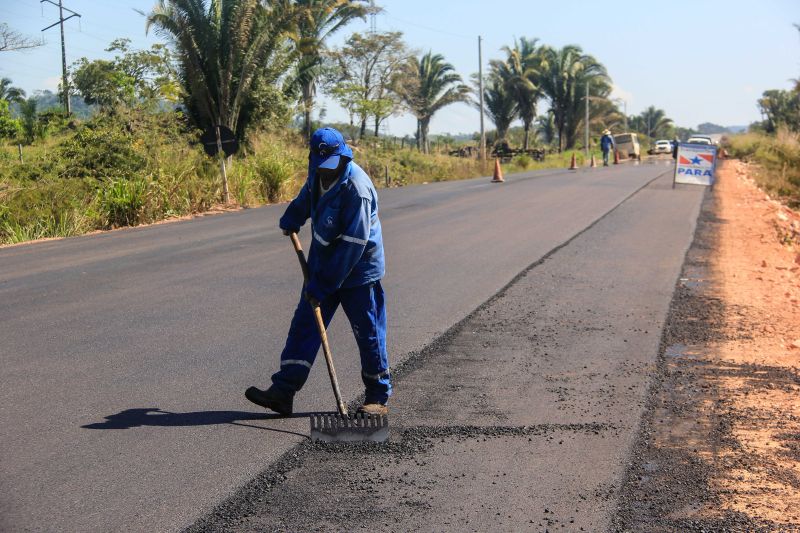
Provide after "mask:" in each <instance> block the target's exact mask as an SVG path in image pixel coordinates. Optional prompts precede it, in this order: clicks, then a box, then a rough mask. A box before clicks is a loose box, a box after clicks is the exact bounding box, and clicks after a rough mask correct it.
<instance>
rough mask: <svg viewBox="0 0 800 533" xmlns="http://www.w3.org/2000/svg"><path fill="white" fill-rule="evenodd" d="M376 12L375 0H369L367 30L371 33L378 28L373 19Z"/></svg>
mask: <svg viewBox="0 0 800 533" xmlns="http://www.w3.org/2000/svg"><path fill="white" fill-rule="evenodd" d="M376 12H377V10H376V9H375V0H369V32H370V33H371V34H373V35H374V34H375V32H376V31H377V30H378V24H377V23H376V21H375V13H376Z"/></svg>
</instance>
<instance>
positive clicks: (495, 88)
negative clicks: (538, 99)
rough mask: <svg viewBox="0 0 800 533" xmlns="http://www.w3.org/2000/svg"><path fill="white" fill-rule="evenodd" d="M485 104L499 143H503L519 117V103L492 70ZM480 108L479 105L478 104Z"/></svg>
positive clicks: (485, 91) (485, 94)
mask: <svg viewBox="0 0 800 533" xmlns="http://www.w3.org/2000/svg"><path fill="white" fill-rule="evenodd" d="M483 103H484V108H485V109H486V114H487V115H489V120H491V121H492V123H493V124H494V126H495V128H496V129H497V141H503V140H505V139H506V136H507V135H508V128H509V127H511V123H512V122H514V119H515V118H516V117H517V101H516V99H515V98H514V95H512V94H511V93H509V92H508V89H507V88H506V84H505V82H504V81H503V79H502V78H501V76H500V74H499V73H498V72H497V71H496V70H494V69H492V70H491V71H490V72H489V76H488V79H487V80H486V82H485V83H484V88H483ZM476 105H477V106H478V107H480V106H479V105H478V104H476Z"/></svg>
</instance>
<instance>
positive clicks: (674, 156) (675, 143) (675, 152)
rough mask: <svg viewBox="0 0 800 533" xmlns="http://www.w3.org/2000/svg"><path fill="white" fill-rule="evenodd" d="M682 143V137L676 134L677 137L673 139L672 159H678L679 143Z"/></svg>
mask: <svg viewBox="0 0 800 533" xmlns="http://www.w3.org/2000/svg"><path fill="white" fill-rule="evenodd" d="M680 144H681V141H680V139H678V137H677V135H676V136H675V138H674V139H673V140H672V159H675V160H676V161H677V159H678V145H680Z"/></svg>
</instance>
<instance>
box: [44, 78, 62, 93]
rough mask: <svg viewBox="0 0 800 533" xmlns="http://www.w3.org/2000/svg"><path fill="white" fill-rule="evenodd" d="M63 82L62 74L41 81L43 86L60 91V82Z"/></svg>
mask: <svg viewBox="0 0 800 533" xmlns="http://www.w3.org/2000/svg"><path fill="white" fill-rule="evenodd" d="M59 83H61V76H51V77H49V78H45V79H44V80H42V82H41V86H42V87H44V88H45V89H48V90H50V91H53V92H56V91H58V84H59Z"/></svg>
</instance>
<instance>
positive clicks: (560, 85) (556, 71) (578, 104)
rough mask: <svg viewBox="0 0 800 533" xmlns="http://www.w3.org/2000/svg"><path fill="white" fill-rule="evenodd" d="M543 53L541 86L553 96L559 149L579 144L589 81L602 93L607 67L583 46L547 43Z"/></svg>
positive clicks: (551, 105) (552, 105)
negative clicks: (578, 139) (550, 44)
mask: <svg viewBox="0 0 800 533" xmlns="http://www.w3.org/2000/svg"><path fill="white" fill-rule="evenodd" d="M540 57H541V76H540V78H539V79H540V81H541V87H542V90H543V91H544V94H545V95H546V96H547V98H548V99H549V100H550V109H552V111H553V119H554V120H555V125H556V131H557V132H558V149H559V151H563V150H564V149H567V148H572V147H573V146H574V144H575V141H576V138H577V135H578V129H579V127H580V124H581V122H582V119H581V118H580V116H581V111H582V110H583V106H584V105H585V97H586V84H587V83H589V88H590V95H591V94H593V91H594V93H595V94H596V93H598V92H599V91H601V90H604V89H603V86H604V85H606V86H607V85H608V83H609V78H608V74H607V73H606V69H605V67H604V66H603V65H602V64H600V63H599V62H598V61H597V60H596V59H595V58H593V57H592V56H590V55H587V54H584V53H583V50H582V49H581V47H579V46H575V45H567V46H564V47H563V48H561V49H554V48H550V47H544V48H543V49H542V50H541V51H540Z"/></svg>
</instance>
